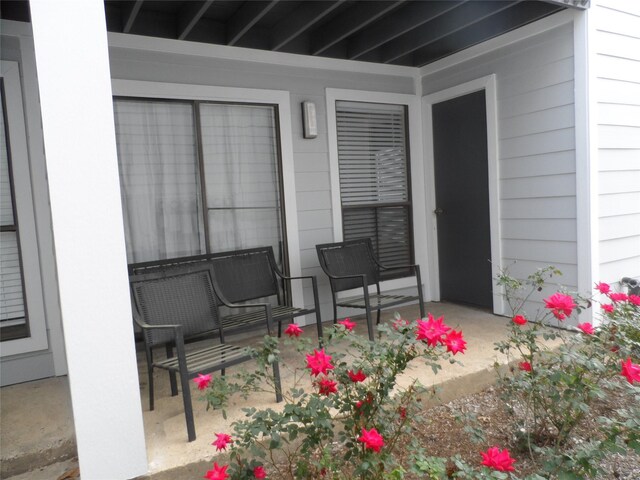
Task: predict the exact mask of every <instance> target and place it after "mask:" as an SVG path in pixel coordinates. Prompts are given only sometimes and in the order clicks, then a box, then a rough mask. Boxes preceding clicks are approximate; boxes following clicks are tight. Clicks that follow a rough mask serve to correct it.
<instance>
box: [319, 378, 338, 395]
mask: <svg viewBox="0 0 640 480" xmlns="http://www.w3.org/2000/svg"><path fill="white" fill-rule="evenodd" d="M337 385H338V384H337V383H336V382H334V381H333V380H329V379H328V378H327V377H325V378H323V379H321V380H320V381H319V382H318V393H320V395H331V394H332V393H337V392H338V387H337Z"/></svg>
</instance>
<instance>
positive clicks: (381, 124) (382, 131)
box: [336, 101, 413, 275]
mask: <svg viewBox="0 0 640 480" xmlns="http://www.w3.org/2000/svg"><path fill="white" fill-rule="evenodd" d="M336 128H337V140H338V166H339V174H340V198H341V201H342V230H343V238H344V240H351V239H355V238H364V237H368V238H370V239H371V241H372V243H373V248H374V251H375V252H376V254H377V256H378V258H379V260H380V263H382V264H383V265H388V266H394V265H408V264H411V263H413V245H412V236H413V232H412V224H411V191H410V181H409V155H408V148H407V138H408V137H407V130H408V127H407V112H406V106H404V105H391V104H381V103H365V102H349V101H337V102H336ZM394 273H395V274H396V275H398V274H400V275H401V274H403V273H402V272H398V271H394Z"/></svg>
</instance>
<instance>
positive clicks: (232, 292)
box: [207, 247, 322, 343]
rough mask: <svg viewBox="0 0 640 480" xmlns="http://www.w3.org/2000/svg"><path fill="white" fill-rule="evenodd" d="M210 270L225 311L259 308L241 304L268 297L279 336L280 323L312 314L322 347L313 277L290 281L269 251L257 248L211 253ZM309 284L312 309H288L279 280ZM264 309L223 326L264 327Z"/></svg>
mask: <svg viewBox="0 0 640 480" xmlns="http://www.w3.org/2000/svg"><path fill="white" fill-rule="evenodd" d="M207 259H208V262H209V263H210V265H211V266H212V268H213V275H214V279H215V281H216V286H217V290H218V293H219V295H220V300H221V301H222V303H223V304H224V305H226V306H227V307H230V308H233V309H238V308H244V309H245V310H247V307H255V306H258V305H260V304H258V305H256V304H255V303H253V304H251V303H249V304H247V303H244V304H241V303H240V302H249V301H252V300H260V299H264V298H268V297H272V298H273V297H275V300H276V302H277V303H276V304H275V305H273V306H272V314H273V318H272V320H273V321H274V322H278V336H280V335H281V334H282V322H283V321H290V320H293V319H294V318H296V317H300V316H303V315H309V314H315V318H316V328H317V331H318V341H319V342H320V343H322V319H321V318H320V304H319V301H318V285H317V281H316V278H315V277H313V276H304V277H290V276H286V275H284V274H283V273H282V272H281V271H280V269H279V268H278V266H277V265H276V261H275V257H274V255H273V249H272V248H271V247H258V248H250V249H245V250H234V251H231V252H221V253H212V254H209V255H207ZM279 279H280V280H283V281H285V282H291V281H292V280H305V279H306V280H311V286H312V290H313V301H314V304H313V307H310V308H304V307H303V308H300V307H293V306H291V305H287V303H286V302H285V292H284V288H283V287H284V286H283V285H281V282H279V281H278V280H279ZM264 321H265V314H264V309H258V310H256V309H249V311H244V312H242V313H234V314H229V315H225V316H224V317H223V318H222V324H223V325H224V327H225V328H229V327H231V328H237V327H240V326H242V325H253V324H256V323H264Z"/></svg>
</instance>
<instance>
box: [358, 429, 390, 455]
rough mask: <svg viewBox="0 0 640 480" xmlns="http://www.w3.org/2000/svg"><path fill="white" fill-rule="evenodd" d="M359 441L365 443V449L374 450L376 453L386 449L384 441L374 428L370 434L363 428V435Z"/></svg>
mask: <svg viewBox="0 0 640 480" xmlns="http://www.w3.org/2000/svg"><path fill="white" fill-rule="evenodd" d="M358 441H359V442H362V443H364V446H365V448H368V449H369V450H373V451H374V452H376V453H377V452H379V451H380V449H382V447H384V439H383V438H382V435H380V434H379V433H378V431H377V430H376V429H375V428H372V429H371V430H369V431H368V432H367V431H366V430H365V429H364V428H363V429H362V435H360V437H358Z"/></svg>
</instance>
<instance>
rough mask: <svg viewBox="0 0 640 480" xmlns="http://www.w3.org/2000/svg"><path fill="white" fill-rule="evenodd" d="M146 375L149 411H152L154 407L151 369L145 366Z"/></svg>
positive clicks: (149, 366)
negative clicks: (147, 377) (147, 379)
mask: <svg viewBox="0 0 640 480" xmlns="http://www.w3.org/2000/svg"><path fill="white" fill-rule="evenodd" d="M147 375H148V376H149V410H153V408H154V406H155V405H154V397H153V367H151V365H148V366H147Z"/></svg>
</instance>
